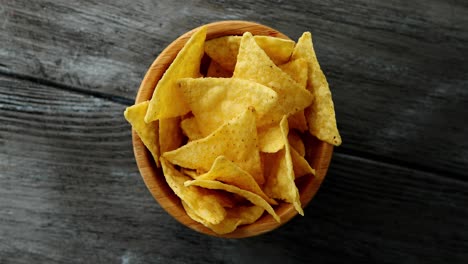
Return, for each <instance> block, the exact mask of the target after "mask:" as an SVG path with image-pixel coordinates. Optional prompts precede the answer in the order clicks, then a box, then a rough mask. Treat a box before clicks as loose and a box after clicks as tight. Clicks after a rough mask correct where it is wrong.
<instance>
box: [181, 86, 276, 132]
mask: <svg viewBox="0 0 468 264" xmlns="http://www.w3.org/2000/svg"><path fill="white" fill-rule="evenodd" d="M179 89H180V90H181V91H182V93H183V95H184V98H185V100H186V102H187V103H188V104H189V106H190V109H191V110H192V113H193V115H194V116H195V119H196V120H197V123H198V127H199V128H200V131H201V132H202V134H203V135H205V136H206V135H208V134H210V133H212V132H213V131H214V130H216V129H217V128H219V127H220V126H221V125H223V124H224V123H226V122H227V121H229V120H231V119H233V118H234V117H236V116H238V115H239V114H241V113H242V112H244V111H245V109H246V108H247V107H254V108H255V111H256V117H257V118H256V120H257V125H262V124H263V123H266V122H268V120H269V117H268V116H267V115H266V114H267V113H268V112H269V111H270V109H272V108H273V107H275V106H276V102H277V100H278V96H277V94H276V93H275V91H273V90H271V89H270V88H268V87H266V86H263V85H261V84H258V83H255V82H251V81H248V80H242V79H238V78H197V79H191V78H185V79H180V80H179Z"/></svg>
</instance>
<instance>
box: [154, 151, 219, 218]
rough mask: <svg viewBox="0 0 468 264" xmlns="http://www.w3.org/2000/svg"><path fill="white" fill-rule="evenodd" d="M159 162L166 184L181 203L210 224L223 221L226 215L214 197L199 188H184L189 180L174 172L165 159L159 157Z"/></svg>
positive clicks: (176, 171)
mask: <svg viewBox="0 0 468 264" xmlns="http://www.w3.org/2000/svg"><path fill="white" fill-rule="evenodd" d="M160 161H161V165H162V168H163V172H164V177H165V178H166V181H167V184H168V185H169V187H171V189H172V190H173V191H174V193H175V194H176V195H177V196H178V197H179V198H180V199H181V200H182V201H184V202H185V203H186V204H187V205H188V206H189V207H190V208H191V209H192V210H193V211H195V212H196V214H197V215H199V216H200V217H201V218H203V219H204V220H205V221H207V222H209V223H211V224H219V223H220V222H221V221H223V219H224V218H225V217H226V214H227V213H226V210H225V209H224V208H223V206H222V205H221V204H220V202H219V200H218V199H217V197H216V196H214V195H211V193H210V192H209V190H206V189H203V188H200V187H196V186H192V187H193V188H190V187H187V186H184V183H185V182H186V181H189V180H191V179H190V178H189V177H188V176H185V175H183V174H182V173H180V172H179V171H178V170H176V169H175V168H174V166H173V165H172V164H170V163H169V162H168V161H167V160H166V159H165V158H163V157H161V158H160ZM207 191H208V192H207Z"/></svg>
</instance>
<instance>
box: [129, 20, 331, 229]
mask: <svg viewBox="0 0 468 264" xmlns="http://www.w3.org/2000/svg"><path fill="white" fill-rule="evenodd" d="M197 29H198V28H196V29H193V30H191V31H189V32H187V33H185V34H183V35H182V36H180V37H179V38H178V39H176V40H175V41H174V42H172V43H171V44H170V45H169V46H168V47H167V48H166V49H165V50H164V51H163V52H162V53H161V54H160V55H159V56H158V57H157V58H156V60H155V61H154V62H153V64H152V65H151V66H150V68H149V69H148V71H147V73H146V75H145V77H144V79H143V81H142V83H141V86H140V88H139V90H138V94H137V97H136V100H135V102H136V103H139V102H143V101H146V100H149V99H151V96H152V94H153V91H154V88H155V86H156V84H157V82H158V81H159V79H160V78H161V77H162V75H163V74H164V72H165V71H166V69H167V68H168V67H169V65H170V64H171V63H172V61H173V60H174V59H175V57H176V55H177V53H178V52H179V51H180V50H181V49H182V47H183V45H184V44H185V43H186V42H187V40H188V39H189V38H190V36H191V35H192V34H193V33H194V32H195V31H196V30H197ZM207 30H208V31H207V38H206V39H207V40H209V39H213V38H217V37H221V36H227V35H242V34H243V33H244V32H247V31H249V32H251V33H252V34H253V35H267V36H274V37H279V38H284V39H289V38H288V37H287V36H286V35H284V34H282V33H281V32H279V31H277V30H275V29H272V28H270V27H267V26H264V25H261V24H257V23H253V22H247V21H222V22H214V23H211V24H208V25H207ZM306 134H307V135H304V136H303V139H304V143H305V146H306V159H307V160H308V161H309V163H310V164H311V166H312V167H313V168H315V170H316V175H315V177H312V176H305V177H301V178H299V179H298V181H297V185H298V189H299V193H300V196H301V203H302V206H303V207H305V206H306V205H307V204H308V203H309V202H310V200H311V199H312V197H313V196H314V195H315V193H316V192H317V190H318V188H319V187H320V184H321V183H322V181H323V179H324V177H325V174H326V173H327V169H328V166H329V164H330V160H331V157H332V153H333V146H332V145H330V144H328V143H325V142H322V141H319V140H317V139H316V138H315V137H313V136H308V133H306ZM132 135H133V139H132V142H133V149H134V152H135V159H136V161H137V165H138V168H139V170H140V173H141V176H142V177H143V180H144V182H145V184H146V186H147V187H148V189H149V191H150V192H151V194H152V195H153V197H154V198H155V199H156V200H157V201H158V203H159V204H160V205H161V206H162V207H163V208H164V209H165V210H166V211H167V212H168V213H169V214H170V215H172V216H173V217H174V218H175V219H177V220H178V221H179V222H180V223H182V224H183V225H185V226H188V227H190V228H191V229H193V230H196V231H198V232H201V233H204V234H208V235H212V236H220V237H227V238H243V237H251V236H256V235H259V234H263V233H266V232H269V231H271V230H273V229H275V228H278V227H279V226H281V225H283V224H285V223H286V222H288V221H289V220H290V219H291V218H293V217H294V216H296V214H297V212H296V210H294V207H293V206H292V205H291V204H287V203H280V204H279V205H277V206H276V207H275V211H276V212H277V214H278V215H279V216H280V218H281V223H278V222H276V221H275V220H274V219H273V218H272V217H271V215H269V214H267V213H265V214H264V215H263V216H262V217H261V218H260V219H259V220H258V221H257V222H255V223H253V224H250V225H245V226H241V227H239V228H238V229H236V230H235V231H234V232H232V233H229V234H226V235H217V234H216V233H214V232H213V231H211V230H210V229H208V228H206V227H205V226H203V225H201V224H199V223H197V222H195V221H194V220H192V219H191V218H190V217H189V216H188V215H187V214H186V213H185V210H184V208H183V207H182V204H181V201H180V199H179V198H178V197H177V196H176V195H175V194H174V192H173V191H172V190H171V189H170V188H169V186H168V185H167V183H166V181H165V179H164V175H163V174H162V170H161V169H160V168H157V167H156V164H155V162H154V160H153V157H152V156H151V153H150V152H149V151H148V150H147V149H146V147H145V146H144V145H143V143H142V141H141V140H140V138H139V137H138V135H137V134H136V132H135V131H134V130H133V132H132ZM305 217H307V216H305ZM155 224H156V225H157V223H156V222H155Z"/></svg>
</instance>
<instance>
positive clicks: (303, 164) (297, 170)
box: [289, 148, 315, 179]
mask: <svg viewBox="0 0 468 264" xmlns="http://www.w3.org/2000/svg"><path fill="white" fill-rule="evenodd" d="M289 150H290V151H291V160H292V164H293V169H294V176H295V178H296V179H297V178H299V177H302V176H305V175H310V174H312V175H315V170H314V169H312V167H310V165H309V163H308V162H307V160H306V159H305V158H304V157H302V156H301V155H300V154H299V153H298V152H297V151H296V150H295V149H294V148H290V149H289Z"/></svg>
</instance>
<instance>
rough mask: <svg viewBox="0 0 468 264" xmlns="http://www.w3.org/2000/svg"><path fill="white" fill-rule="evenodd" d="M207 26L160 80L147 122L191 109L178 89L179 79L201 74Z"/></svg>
mask: <svg viewBox="0 0 468 264" xmlns="http://www.w3.org/2000/svg"><path fill="white" fill-rule="evenodd" d="M205 38H206V27H202V28H200V30H198V31H197V32H195V33H194V34H193V35H192V37H190V39H189V40H188V41H187V43H186V44H185V46H184V47H183V48H182V50H181V51H180V52H179V54H177V57H176V58H175V60H174V61H173V62H172V64H171V65H170V66H169V68H168V69H167V70H166V72H165V73H164V75H163V77H162V78H161V80H159V82H158V84H157V85H156V88H155V89H154V92H153V97H152V98H151V101H150V104H149V106H148V111H147V112H146V116H145V122H146V123H149V122H151V121H153V120H157V119H161V118H170V117H177V116H180V115H183V114H186V113H188V112H189V111H190V109H189V106H188V105H187V104H186V103H185V101H184V100H178V99H177V98H182V94H181V93H180V91H179V89H177V83H176V82H177V80H178V79H180V78H184V77H198V76H200V62H201V58H202V56H203V53H204V52H203V50H204V48H203V47H204V43H205Z"/></svg>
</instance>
